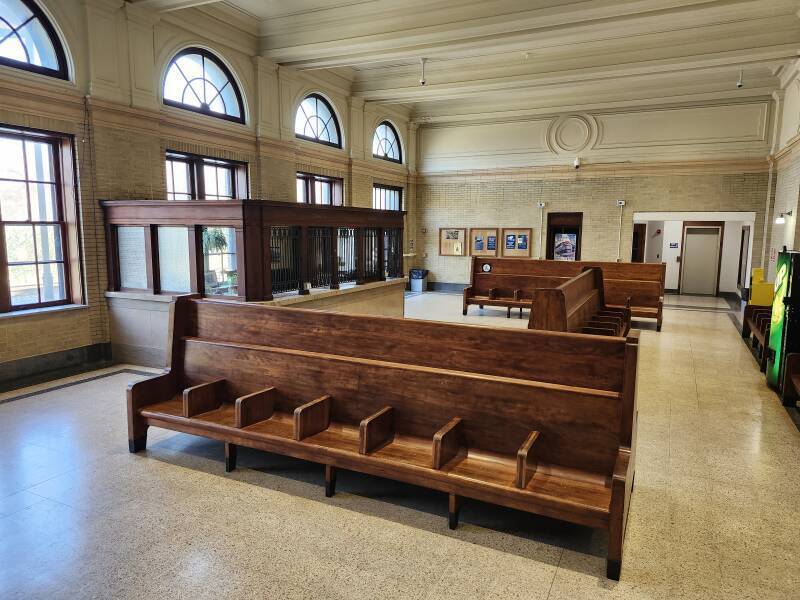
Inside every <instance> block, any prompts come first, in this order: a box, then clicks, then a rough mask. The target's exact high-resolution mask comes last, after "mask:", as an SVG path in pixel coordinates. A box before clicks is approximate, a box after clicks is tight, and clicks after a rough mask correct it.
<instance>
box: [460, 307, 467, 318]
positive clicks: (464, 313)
mask: <svg viewBox="0 0 800 600" xmlns="http://www.w3.org/2000/svg"><path fill="white" fill-rule="evenodd" d="M461 314H462V315H464V316H465V317H466V316H467V309H466V308H465V309H463V310H462V311H461Z"/></svg>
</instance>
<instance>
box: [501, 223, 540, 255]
mask: <svg viewBox="0 0 800 600" xmlns="http://www.w3.org/2000/svg"><path fill="white" fill-rule="evenodd" d="M532 233H533V230H532V229H530V228H528V227H508V228H506V229H503V240H504V242H503V256H505V257H507V258H530V256H531V243H530V242H531V234H532Z"/></svg>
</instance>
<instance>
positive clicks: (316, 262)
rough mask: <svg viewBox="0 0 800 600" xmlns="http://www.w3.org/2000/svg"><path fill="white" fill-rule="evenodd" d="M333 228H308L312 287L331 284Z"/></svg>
mask: <svg viewBox="0 0 800 600" xmlns="http://www.w3.org/2000/svg"><path fill="white" fill-rule="evenodd" d="M331 271H332V270H331V229H330V227H309V228H308V280H309V281H310V282H311V287H315V288H317V287H329V286H330V285H331Z"/></svg>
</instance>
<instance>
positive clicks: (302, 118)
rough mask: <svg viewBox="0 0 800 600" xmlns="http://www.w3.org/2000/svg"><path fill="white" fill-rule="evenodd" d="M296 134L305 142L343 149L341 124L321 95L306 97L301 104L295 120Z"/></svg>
mask: <svg viewBox="0 0 800 600" xmlns="http://www.w3.org/2000/svg"><path fill="white" fill-rule="evenodd" d="M294 133H295V135H296V136H297V137H299V138H300V139H303V140H310V141H312V142H318V143H320V144H326V145H328V146H334V147H335V148H341V147H342V141H341V140H342V136H341V132H340V130H339V122H338V121H337V120H336V115H335V114H334V112H333V108H331V105H330V104H328V101H327V100H325V98H323V97H322V96H320V95H319V94H311V95H309V96H306V98H305V100H303V101H302V102H301V103H300V106H299V107H298V108H297V114H296V115H295V118H294Z"/></svg>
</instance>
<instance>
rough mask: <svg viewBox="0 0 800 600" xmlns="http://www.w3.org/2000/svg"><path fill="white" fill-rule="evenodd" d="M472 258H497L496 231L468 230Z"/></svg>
mask: <svg viewBox="0 0 800 600" xmlns="http://www.w3.org/2000/svg"><path fill="white" fill-rule="evenodd" d="M469 239H470V254H471V255H472V256H497V229H477V228H476V229H470V231H469Z"/></svg>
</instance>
